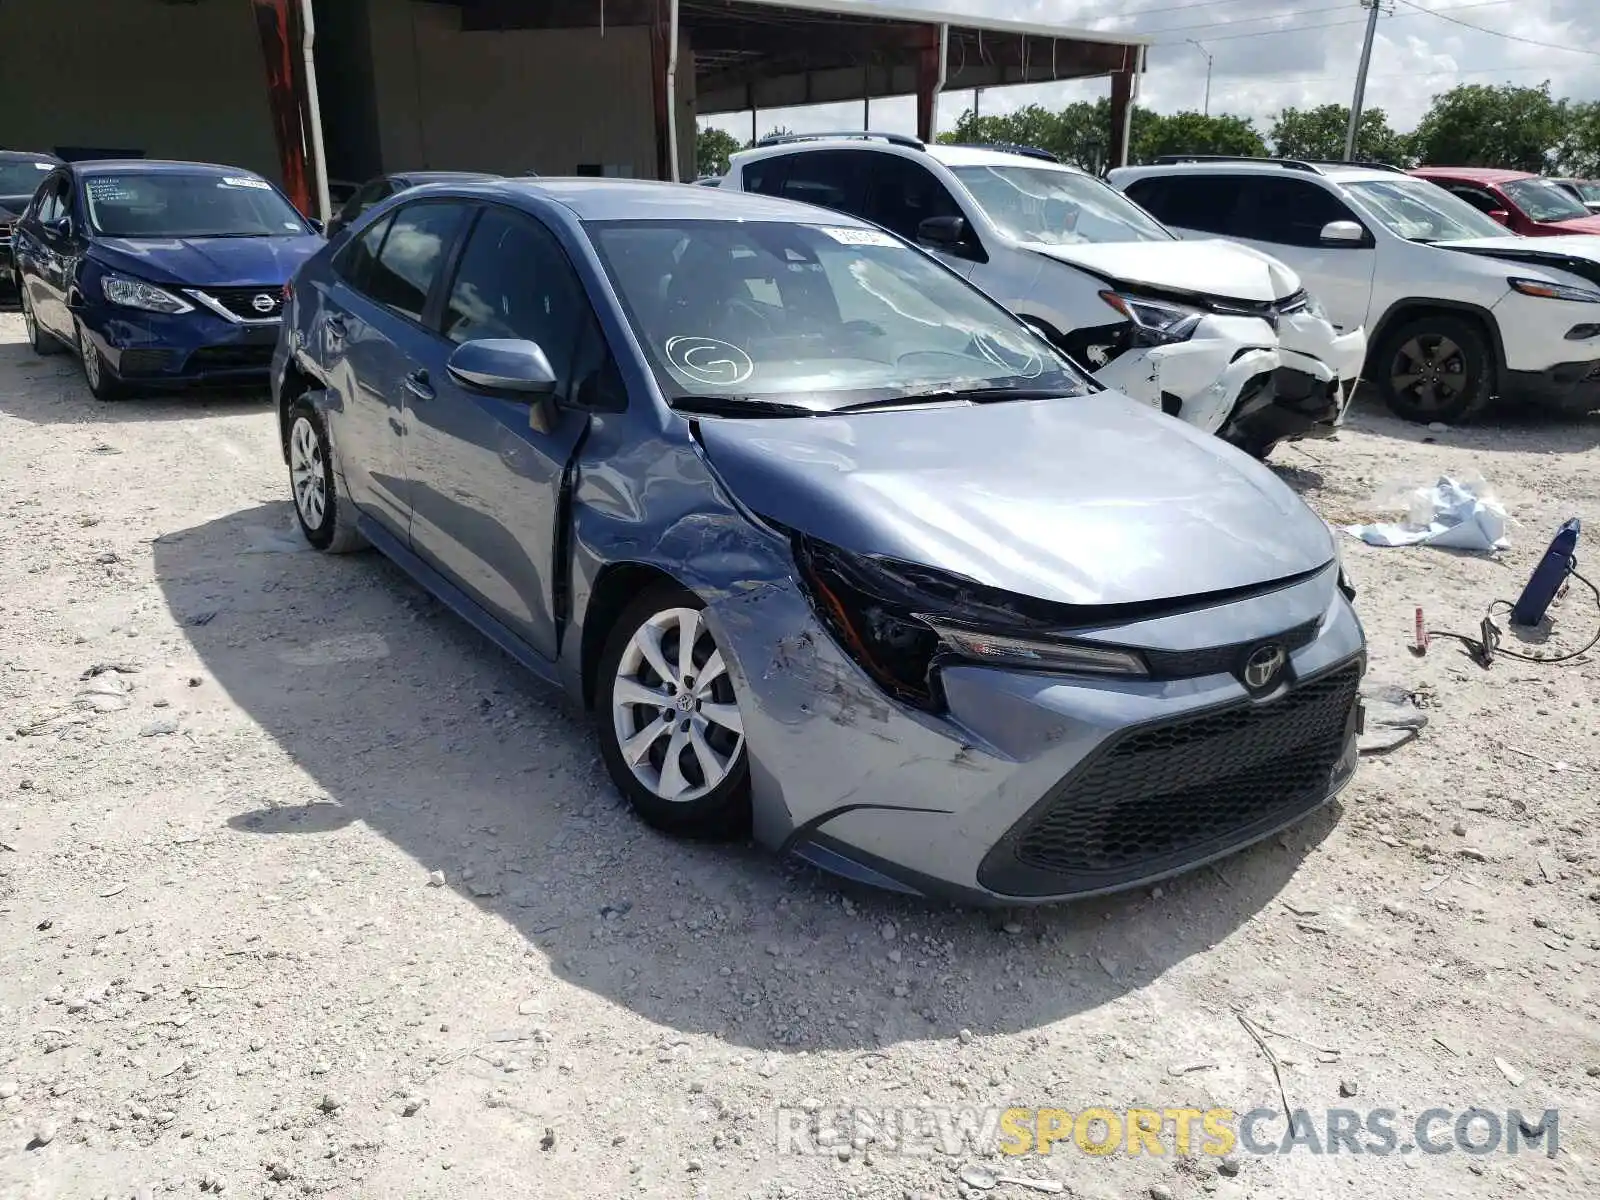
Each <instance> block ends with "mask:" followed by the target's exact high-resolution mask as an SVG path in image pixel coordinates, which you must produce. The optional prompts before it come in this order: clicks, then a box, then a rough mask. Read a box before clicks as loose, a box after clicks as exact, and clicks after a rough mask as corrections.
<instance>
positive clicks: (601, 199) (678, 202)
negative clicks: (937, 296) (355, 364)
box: [434, 177, 869, 228]
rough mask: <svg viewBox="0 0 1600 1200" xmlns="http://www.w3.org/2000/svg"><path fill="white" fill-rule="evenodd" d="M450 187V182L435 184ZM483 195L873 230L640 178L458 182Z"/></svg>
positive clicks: (624, 215)
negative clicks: (528, 197) (537, 197)
mask: <svg viewBox="0 0 1600 1200" xmlns="http://www.w3.org/2000/svg"><path fill="white" fill-rule="evenodd" d="M434 186H436V187H450V186H451V185H449V184H444V185H434ZM455 186H457V187H462V188H470V189H471V190H472V191H473V192H476V193H479V194H486V193H487V194H496V193H498V194H500V195H503V196H506V197H508V198H510V197H515V196H518V195H523V196H544V197H546V198H547V199H550V200H553V201H555V202H556V203H557V204H561V205H563V206H565V207H566V208H568V209H570V210H571V211H572V213H573V214H574V215H575V216H577V218H578V219H579V220H581V221H627V220H668V221H729V220H738V221H792V222H803V223H806V224H818V223H821V224H827V225H841V226H851V227H860V228H868V227H869V226H868V225H867V223H866V222H865V221H861V220H858V219H857V218H855V217H851V216H847V215H845V214H844V213H839V212H833V211H832V210H825V209H819V208H816V207H814V206H813V205H810V204H801V203H799V202H798V201H795V200H780V199H777V198H776V197H773V196H761V195H757V194H755V193H753V192H733V191H727V190H725V189H723V188H705V187H696V186H695V185H694V184H692V183H656V182H653V181H650V180H640V179H594V178H589V177H583V178H572V179H559V178H540V179H506V180H493V181H485V182H480V183H461V184H457V185H455Z"/></svg>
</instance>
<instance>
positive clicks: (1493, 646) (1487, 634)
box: [1426, 560, 1600, 668]
mask: <svg viewBox="0 0 1600 1200" xmlns="http://www.w3.org/2000/svg"><path fill="white" fill-rule="evenodd" d="M1568 573H1569V574H1570V575H1571V576H1572V577H1573V578H1574V579H1576V580H1577V581H1578V582H1579V583H1581V584H1583V585H1584V587H1586V588H1588V589H1589V590H1590V591H1591V592H1593V593H1594V603H1595V608H1596V610H1600V587H1596V586H1595V585H1594V584H1593V583H1592V582H1591V581H1590V580H1588V579H1586V578H1585V577H1584V576H1583V575H1580V574H1579V573H1578V569H1577V566H1576V560H1574V565H1573V567H1572V568H1571V569H1570V571H1569V572H1568ZM1502 604H1503V605H1505V607H1506V608H1507V609H1510V608H1511V607H1513V606H1512V604H1511V602H1510V601H1509V600H1496V601H1494V603H1493V604H1490V605H1489V614H1490V615H1489V616H1486V617H1484V619H1483V626H1482V631H1481V636H1480V637H1469V636H1468V635H1467V634H1464V633H1452V632H1450V631H1449V630H1448V629H1430V630H1428V631H1427V635H1426V636H1427V637H1428V638H1430V639H1432V638H1446V639H1448V640H1450V641H1453V642H1460V643H1461V644H1462V645H1464V646H1465V647H1466V648H1467V653H1468V654H1470V655H1471V656H1472V660H1473V661H1474V662H1476V663H1477V664H1478V665H1479V666H1481V667H1484V668H1487V667H1489V666H1490V665H1491V664H1492V663H1493V662H1494V657H1495V655H1497V654H1498V655H1500V656H1501V657H1503V658H1514V659H1516V660H1518V661H1519V662H1530V663H1541V664H1543V665H1545V666H1551V665H1552V664H1555V663H1564V662H1571V661H1572V660H1573V659H1575V658H1581V657H1582V656H1583V655H1585V654H1587V653H1589V651H1591V650H1593V649H1594V648H1595V647H1596V646H1597V645H1600V628H1597V629H1596V630H1595V634H1594V636H1593V637H1592V638H1590V639H1589V641H1588V642H1587V644H1585V645H1584V647H1583V649H1581V650H1574V651H1572V652H1571V653H1569V654H1560V655H1557V656H1556V657H1555V658H1541V657H1539V656H1538V655H1534V654H1523V653H1521V652H1519V651H1516V650H1507V649H1505V647H1503V646H1501V645H1500V628H1499V626H1497V625H1496V624H1495V623H1494V620H1493V616H1494V612H1495V606H1496V605H1502Z"/></svg>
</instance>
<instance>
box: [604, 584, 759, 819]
mask: <svg viewBox="0 0 1600 1200" xmlns="http://www.w3.org/2000/svg"><path fill="white" fill-rule="evenodd" d="M704 608H705V606H704V605H703V604H701V602H700V600H699V599H698V598H697V597H696V596H694V595H693V594H692V593H690V592H688V591H685V590H684V589H683V588H681V587H678V586H677V585H676V584H665V583H664V584H659V585H657V586H655V587H652V588H650V589H648V590H647V591H646V592H645V593H644V594H643V595H642V596H640V597H639V598H638V599H637V600H635V601H634V602H633V603H632V604H630V605H629V606H628V607H627V609H626V610H624V612H623V613H622V615H621V617H619V618H618V619H617V623H616V625H615V626H614V627H613V628H612V630H611V632H610V635H609V636H608V638H607V640H606V647H605V651H604V652H603V653H602V654H601V656H600V667H599V671H600V676H599V680H598V685H599V686H598V687H597V689H596V691H597V696H596V718H597V722H598V724H599V734H600V755H601V758H602V759H603V760H604V761H605V764H606V770H607V771H608V772H610V774H611V779H612V781H613V782H614V783H615V784H616V785H617V789H618V790H619V791H620V792H622V794H623V795H624V796H626V797H627V798H628V803H629V804H631V805H632V806H633V809H634V811H635V812H636V813H638V814H639V816H640V817H641V818H642V819H643V820H644V821H645V822H646V823H647V824H649V825H651V826H653V827H654V828H656V829H659V830H661V831H662V832H663V833H668V834H672V835H674V836H677V837H690V838H706V839H717V840H725V839H729V838H736V837H740V836H742V835H743V834H745V833H746V832H747V831H748V830H749V828H750V763H749V754H748V751H747V750H746V748H745V741H744V720H743V717H742V716H741V714H740V711H739V700H738V696H737V695H736V694H735V692H734V689H733V679H732V677H731V676H730V675H729V673H728V668H727V665H726V660H725V659H724V658H723V655H722V651H721V649H720V648H719V647H718V646H717V643H716V639H715V638H714V637H713V635H712V633H711V630H710V629H709V628H708V627H707V625H706V623H705V620H704V618H703V616H702V612H703V610H704Z"/></svg>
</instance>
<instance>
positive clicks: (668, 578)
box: [579, 562, 686, 711]
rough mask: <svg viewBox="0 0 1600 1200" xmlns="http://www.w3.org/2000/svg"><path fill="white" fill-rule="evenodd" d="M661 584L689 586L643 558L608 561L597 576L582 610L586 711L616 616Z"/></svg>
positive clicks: (591, 700)
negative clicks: (639, 559) (642, 560)
mask: <svg viewBox="0 0 1600 1200" xmlns="http://www.w3.org/2000/svg"><path fill="white" fill-rule="evenodd" d="M658 584H669V585H671V586H672V587H685V586H686V585H685V584H683V583H682V582H681V581H680V580H678V579H676V578H674V577H673V576H672V575H671V574H670V573H668V572H667V571H665V570H663V569H662V568H661V567H658V566H653V565H652V564H650V563H643V562H615V563H608V564H606V566H605V567H604V568H603V569H602V570H601V572H600V574H599V575H598V576H597V577H596V578H595V581H594V587H593V588H592V589H591V590H590V593H589V600H588V603H587V604H586V605H585V606H584V610H583V624H582V630H583V635H582V643H581V650H580V659H579V663H580V668H579V669H580V677H581V678H580V682H581V683H582V686H583V696H582V699H583V707H584V709H585V711H590V710H592V709H593V708H594V698H595V691H596V685H597V683H598V682H599V681H598V679H597V678H596V677H597V675H598V673H599V670H600V657H601V655H602V654H604V653H605V648H606V641H607V640H608V639H609V638H610V636H611V631H612V629H613V628H615V627H616V624H617V619H618V618H619V617H621V616H622V613H623V610H624V609H626V608H627V607H628V605H629V604H630V603H632V602H633V600H634V599H635V598H637V597H638V596H639V595H640V594H642V593H643V592H644V591H645V590H646V589H648V588H651V587H655V586H657V585H658Z"/></svg>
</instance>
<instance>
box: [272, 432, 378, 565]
mask: <svg viewBox="0 0 1600 1200" xmlns="http://www.w3.org/2000/svg"><path fill="white" fill-rule="evenodd" d="M332 446H333V443H332V442H330V441H329V440H328V427H327V425H326V423H324V421H323V419H322V414H321V413H319V412H317V410H316V409H314V408H313V407H311V405H310V404H309V403H308V402H307V401H305V400H299V401H296V402H295V405H294V407H293V408H292V409H290V410H289V489H290V491H291V492H292V494H293V496H294V515H295V518H296V519H297V520H298V521H299V522H300V532H301V533H302V534H304V535H305V539H306V541H308V542H310V543H311V545H312V547H313V548H314V549H317V550H321V551H322V552H323V553H324V554H348V553H350V551H352V550H359V549H361V547H363V546H365V545H366V544H367V543H366V539H365V538H364V537H362V536H361V533H360V531H359V530H358V529H357V528H356V510H355V506H354V505H352V504H351V503H350V502H349V500H348V499H347V498H346V497H344V496H341V495H339V489H338V483H337V480H336V478H335V474H334V470H333V450H332Z"/></svg>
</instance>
